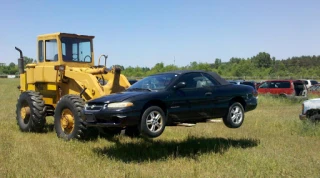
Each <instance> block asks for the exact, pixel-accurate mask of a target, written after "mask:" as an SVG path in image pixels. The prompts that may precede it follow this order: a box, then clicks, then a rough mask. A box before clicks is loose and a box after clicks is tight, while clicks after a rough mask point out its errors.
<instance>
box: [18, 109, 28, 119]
mask: <svg viewBox="0 0 320 178" xmlns="http://www.w3.org/2000/svg"><path fill="white" fill-rule="evenodd" d="M20 114H21V118H22V120H25V119H26V118H28V117H29V116H30V107H29V106H22V107H21V109H20Z"/></svg>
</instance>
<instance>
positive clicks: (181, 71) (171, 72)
mask: <svg viewBox="0 0 320 178" xmlns="http://www.w3.org/2000/svg"><path fill="white" fill-rule="evenodd" d="M192 72H202V73H206V74H209V75H211V76H212V77H213V78H214V79H215V80H216V81H217V82H219V83H220V85H229V84H230V83H229V82H228V81H227V80H225V79H224V78H222V77H221V76H220V75H218V74H217V73H215V72H206V71H204V70H175V71H169V72H163V73H157V74H154V75H159V74H169V73H170V74H179V75H181V74H186V73H192Z"/></svg>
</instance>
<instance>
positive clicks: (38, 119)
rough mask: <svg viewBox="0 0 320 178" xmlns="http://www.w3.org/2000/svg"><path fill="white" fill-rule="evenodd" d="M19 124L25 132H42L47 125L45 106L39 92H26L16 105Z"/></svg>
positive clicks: (21, 95)
mask: <svg viewBox="0 0 320 178" xmlns="http://www.w3.org/2000/svg"><path fill="white" fill-rule="evenodd" d="M16 115H17V118H16V119H17V124H18V125H19V128H20V130H21V131H23V132H31V131H33V132H40V131H42V130H43V128H44V126H45V124H46V113H45V105H44V101H43V99H42V96H41V95H40V93H39V92H35V91H25V92H23V93H21V94H20V96H19V98H18V101H17V105H16Z"/></svg>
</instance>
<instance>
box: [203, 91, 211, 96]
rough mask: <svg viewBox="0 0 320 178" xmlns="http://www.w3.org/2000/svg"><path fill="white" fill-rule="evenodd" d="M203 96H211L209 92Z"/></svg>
mask: <svg viewBox="0 0 320 178" xmlns="http://www.w3.org/2000/svg"><path fill="white" fill-rule="evenodd" d="M204 95H206V96H210V95H212V93H211V92H207V93H205V94H204Z"/></svg>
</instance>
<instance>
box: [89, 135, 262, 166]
mask: <svg viewBox="0 0 320 178" xmlns="http://www.w3.org/2000/svg"><path fill="white" fill-rule="evenodd" d="M119 139H121V137H120V138H119V137H115V138H113V140H110V141H114V142H115V143H116V144H115V145H114V146H112V147H108V148H107V147H105V148H94V149H93V152H94V153H96V154H98V155H100V156H108V157H110V158H115V159H118V160H121V161H123V162H144V161H156V160H164V159H167V158H179V157H180V158H181V157H188V158H191V159H195V160H197V158H198V156H199V155H201V154H204V153H217V154H224V153H225V152H226V151H227V150H228V149H229V148H231V147H233V148H242V149H245V148H250V147H255V146H257V145H258V144H259V142H260V141H259V140H256V139H250V138H245V139H232V138H228V139H225V138H204V137H188V138H187V139H186V140H183V141H176V140H172V141H163V140H152V139H147V138H141V140H139V141H138V142H134V143H133V142H132V143H130V142H129V143H121V142H120V141H119Z"/></svg>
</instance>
